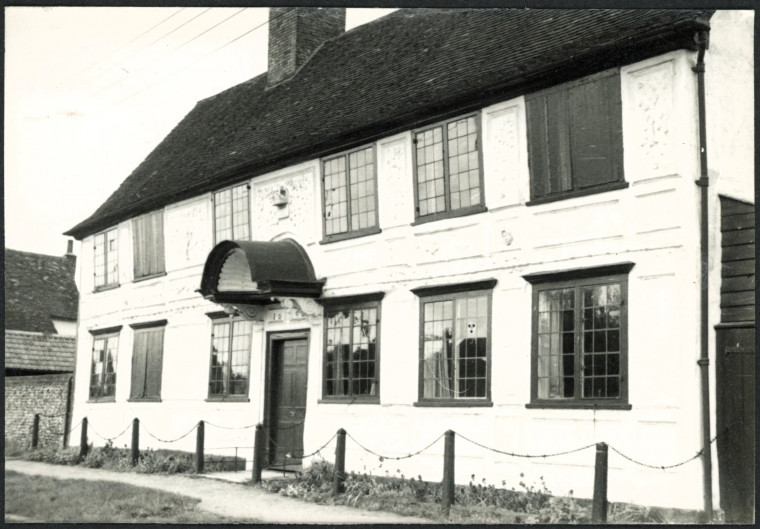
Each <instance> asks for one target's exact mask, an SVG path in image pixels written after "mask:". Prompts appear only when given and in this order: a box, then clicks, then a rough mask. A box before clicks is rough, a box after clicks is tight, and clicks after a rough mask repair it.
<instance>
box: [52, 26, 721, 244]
mask: <svg viewBox="0 0 760 529" xmlns="http://www.w3.org/2000/svg"><path fill="white" fill-rule="evenodd" d="M391 15H393V13H391ZM391 15H388V16H391ZM708 16H709V15H708ZM383 18H385V17H383ZM709 27H710V26H709V22H708V21H707V20H705V19H700V18H692V19H688V20H681V21H677V22H674V23H667V24H663V25H659V26H655V27H653V28H651V29H650V30H649V31H646V32H643V33H641V34H639V35H637V36H636V37H635V38H631V39H628V40H627V41H625V42H619V41H618V42H611V43H609V44H605V45H604V46H600V47H597V48H595V49H591V50H589V51H588V52H587V53H583V54H579V55H577V56H574V57H573V58H572V60H570V61H568V60H567V58H559V59H557V60H556V61H547V62H545V63H543V65H542V67H541V68H538V69H533V70H531V71H530V72H528V73H526V75H524V76H518V77H513V78H511V79H507V80H505V81H504V82H500V83H498V84H494V85H491V86H479V87H477V88H475V89H473V90H472V91H470V92H469V93H467V94H465V95H462V94H460V95H458V96H457V97H456V98H455V99H452V100H438V101H435V102H433V103H432V104H431V105H428V106H425V107H422V106H421V107H420V109H419V110H415V111H414V112H412V113H410V114H407V115H406V116H401V117H399V116H394V117H393V118H392V119H390V120H387V121H384V122H382V123H381V122H375V123H370V124H362V125H361V126H359V127H357V128H356V129H355V130H351V131H347V130H344V131H342V132H341V135H340V136H336V137H331V138H330V139H328V140H326V141H325V142H322V143H321V144H311V145H310V146H309V147H308V148H306V149H302V150H300V151H295V150H294V151H283V152H280V153H277V155H276V156H274V157H272V158H270V159H268V160H265V161H264V162H263V163H262V162H261V161H259V162H257V163H256V164H255V165H251V164H250V163H247V164H246V163H240V164H237V165H235V166H231V167H229V168H227V169H226V170H224V171H221V172H218V173H216V174H215V175H214V178H213V179H207V180H206V181H204V182H202V183H200V184H198V185H194V186H188V187H185V188H182V189H181V190H178V189H167V190H165V191H164V192H163V193H160V194H156V195H154V196H151V197H149V198H146V199H141V200H139V201H136V202H134V203H133V204H128V205H126V206H124V207H122V208H120V209H118V210H116V211H115V212H114V213H112V214H104V215H99V213H100V212H99V211H96V212H95V213H93V214H92V215H91V216H90V217H88V218H87V219H85V220H84V221H82V222H80V223H79V224H77V225H76V226H74V227H73V228H71V229H70V230H68V231H66V232H65V235H70V236H73V237H76V238H77V239H80V240H81V239H82V238H83V237H85V236H87V235H90V234H92V233H96V232H98V231H100V230H102V229H105V228H108V227H109V226H112V225H114V224H116V223H118V222H120V221H123V220H124V219H127V218H130V217H132V216H135V215H139V214H142V213H145V212H148V211H151V210H153V209H156V208H159V207H163V206H164V205H166V204H167V200H172V201H179V200H184V199H187V198H190V197H192V196H194V195H197V194H200V193H203V192H208V191H210V190H212V189H215V188H218V187H220V186H224V185H229V184H232V183H234V182H235V181H239V180H243V179H247V178H254V177H256V176H258V175H261V174H264V173H267V172H270V171H273V170H276V169H279V168H282V167H284V166H286V165H292V164H296V163H300V162H303V161H305V160H307V159H310V158H316V157H320V156H324V155H326V154H329V153H330V151H331V150H333V151H334V150H336V149H337V150H340V149H342V148H347V146H350V145H348V144H347V143H346V142H349V143H353V144H361V143H366V142H369V141H374V140H375V139H378V138H379V137H381V136H383V135H390V134H395V133H397V132H400V131H402V130H406V129H409V128H413V127H415V126H420V125H422V124H424V122H425V120H428V121H430V120H435V119H439V117H441V116H442V115H444V114H446V113H447V112H457V111H459V112H466V111H470V110H472V109H474V108H478V107H482V106H485V105H488V104H492V103H493V102H496V101H497V100H498V99H500V98H505V97H506V98H509V97H514V96H516V95H520V93H525V91H526V90H538V89H540V88H542V87H543V86H545V85H546V84H547V83H557V82H563V81H567V80H571V79H572V78H573V77H580V76H582V75H584V74H586V73H590V72H587V70H589V69H593V70H597V71H598V70H602V69H606V68H609V67H612V66H615V65H622V64H623V63H631V62H636V61H638V60H642V59H644V58H646V57H648V56H653V55H655V54H657V53H664V52H667V51H673V50H675V49H694V46H695V44H694V42H693V38H692V37H693V33H690V31H696V30H704V29H708V30H709ZM333 40H335V39H333ZM590 57H594V58H595V59H596V60H589V58H590ZM536 62H539V61H536ZM589 65H593V66H589ZM600 65H601V66H603V67H600ZM262 75H265V74H262ZM260 78H261V76H259V77H257V78H255V79H253V80H251V81H247V83H249V82H252V81H254V80H256V79H260ZM294 78H295V76H294V77H291V78H290V79H289V80H288V81H284V82H283V83H278V84H277V85H275V86H274V87H271V88H272V89H273V88H277V87H279V86H281V85H283V84H287V83H288V82H289V81H292V80H293V79H294ZM234 88H236V87H233V88H231V89H230V90H232V89H234ZM225 92H226V91H225ZM223 93H224V92H222V93H220V94H217V95H215V96H211V97H209V98H206V99H204V100H202V101H201V102H199V103H198V104H201V103H205V102H207V101H210V100H213V99H214V98H217V97H219V96H220V95H221V94H223ZM473 96H477V97H473ZM473 100H475V102H473ZM197 106H198V105H196V107H197ZM136 171H137V169H136V170H135V172H136ZM100 209H102V206H101V208H100Z"/></svg>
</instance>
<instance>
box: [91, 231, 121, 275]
mask: <svg viewBox="0 0 760 529" xmlns="http://www.w3.org/2000/svg"><path fill="white" fill-rule="evenodd" d="M94 245H95V248H94V250H95V273H94V275H95V289H101V288H106V287H110V286H116V285H118V284H119V260H118V258H119V239H118V229H117V228H113V229H111V230H108V231H104V232H103V233H99V234H97V235H95V237H94Z"/></svg>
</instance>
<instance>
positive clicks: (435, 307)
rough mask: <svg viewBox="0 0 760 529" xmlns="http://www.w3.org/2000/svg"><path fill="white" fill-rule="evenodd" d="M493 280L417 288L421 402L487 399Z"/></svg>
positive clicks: (489, 393) (489, 395)
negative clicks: (418, 300)
mask: <svg viewBox="0 0 760 529" xmlns="http://www.w3.org/2000/svg"><path fill="white" fill-rule="evenodd" d="M494 283H495V281H487V282H478V283H469V284H463V285H446V286H441V287H429V288H423V289H416V290H414V291H413V292H415V294H417V295H418V296H419V297H420V390H419V398H420V401H421V402H425V401H427V402H438V403H446V402H447V401H448V402H457V401H458V402H460V403H464V404H466V403H467V402H468V401H469V402H472V401H475V402H477V401H487V400H490V397H491V389H490V356H491V343H490V342H491V289H492V288H493V285H494Z"/></svg>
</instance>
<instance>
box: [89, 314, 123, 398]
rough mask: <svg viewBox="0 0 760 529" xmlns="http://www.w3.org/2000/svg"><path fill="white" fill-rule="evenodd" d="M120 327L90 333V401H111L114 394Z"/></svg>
mask: <svg viewBox="0 0 760 529" xmlns="http://www.w3.org/2000/svg"><path fill="white" fill-rule="evenodd" d="M120 330H121V326H119V327H112V328H109V329H101V330H97V331H90V332H91V334H92V335H93V337H92V359H91V362H90V400H91V401H97V400H108V401H113V399H114V395H115V393H116V357H117V355H118V352H119V331H120Z"/></svg>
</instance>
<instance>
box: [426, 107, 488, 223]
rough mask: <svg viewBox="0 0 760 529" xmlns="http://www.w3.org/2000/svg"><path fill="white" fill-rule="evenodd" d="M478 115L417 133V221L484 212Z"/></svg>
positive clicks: (434, 126) (454, 120) (437, 125)
mask: <svg viewBox="0 0 760 529" xmlns="http://www.w3.org/2000/svg"><path fill="white" fill-rule="evenodd" d="M480 143H481V142H480V120H479V119H478V116H477V115H472V116H466V117H462V118H457V119H453V120H450V121H446V122H444V123H439V124H436V125H433V126H431V127H427V128H424V129H420V130H418V131H416V132H415V134H414V144H415V148H414V168H415V188H414V189H415V200H416V217H417V221H418V222H426V221H428V220H436V219H439V218H445V217H457V216H460V215H466V214H469V213H476V212H479V211H484V210H485V207H484V200H483V171H482V167H483V161H482V153H481V145H480Z"/></svg>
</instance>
